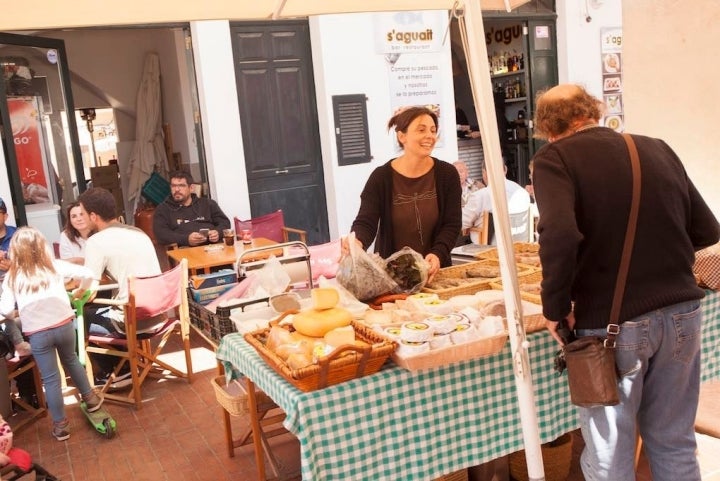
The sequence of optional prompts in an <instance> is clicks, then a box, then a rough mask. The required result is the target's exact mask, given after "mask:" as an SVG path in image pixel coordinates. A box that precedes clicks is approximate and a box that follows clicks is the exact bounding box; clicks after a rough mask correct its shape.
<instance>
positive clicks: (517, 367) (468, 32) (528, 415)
mask: <svg viewBox="0 0 720 481" xmlns="http://www.w3.org/2000/svg"><path fill="white" fill-rule="evenodd" d="M480 3H481V2H480V1H476V0H471V1H468V2H466V3H465V16H464V19H463V18H460V29H461V33H462V35H463V36H464V37H466V38H464V42H463V43H464V44H466V52H465V55H466V58H467V66H468V73H469V75H470V86H471V87H472V93H473V101H474V103H475V110H476V114H477V118H478V121H479V124H480V133H481V134H482V141H483V151H484V158H485V165H486V167H487V171H488V179H489V180H488V182H489V184H490V185H489V187H488V188H489V189H491V193H492V205H493V221H494V225H495V236H496V238H497V247H498V255H499V259H500V272H501V275H502V279H503V293H504V297H505V307H506V312H507V324H508V331H509V337H510V346H511V351H512V360H511V362H512V363H513V368H514V372H515V387H516V389H517V395H518V404H519V406H520V421H521V424H522V432H523V441H524V444H525V457H526V459H527V467H528V475H529V476H528V479H529V480H530V481H544V480H545V471H544V467H543V462H542V454H541V451H540V433H539V428H538V420H537V412H536V409H535V397H534V394H533V384H532V374H531V372H530V358H529V355H528V347H529V346H528V341H527V339H526V336H525V329H524V327H523V324H522V304H521V302H520V290H519V288H518V280H517V270H516V265H515V254H514V251H513V244H512V235H511V233H510V216H509V214H508V206H507V197H506V193H505V173H504V169H503V158H502V151H501V150H500V136H499V134H498V126H497V118H496V116H495V109H494V105H495V103H494V99H493V95H492V83H491V81H490V65H489V63H488V58H487V47H486V44H485V29H484V26H483V19H482V9H481V5H480ZM506 6H507V2H506Z"/></svg>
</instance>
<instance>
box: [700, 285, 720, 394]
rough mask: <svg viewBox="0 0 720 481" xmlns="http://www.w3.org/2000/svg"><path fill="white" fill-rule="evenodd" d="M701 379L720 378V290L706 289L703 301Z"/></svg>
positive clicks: (703, 380)
mask: <svg viewBox="0 0 720 481" xmlns="http://www.w3.org/2000/svg"><path fill="white" fill-rule="evenodd" d="M702 308H703V324H702V326H703V327H702V354H701V359H702V361H701V363H700V380H701V381H702V382H705V381H710V380H711V379H720V291H711V290H707V291H705V299H703V301H702Z"/></svg>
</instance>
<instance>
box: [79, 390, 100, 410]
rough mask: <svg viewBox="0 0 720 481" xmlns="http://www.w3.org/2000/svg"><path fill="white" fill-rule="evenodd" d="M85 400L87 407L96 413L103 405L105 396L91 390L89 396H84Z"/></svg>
mask: <svg viewBox="0 0 720 481" xmlns="http://www.w3.org/2000/svg"><path fill="white" fill-rule="evenodd" d="M83 401H85V406H86V407H87V410H88V412H89V413H94V412H95V411H97V410H98V409H100V406H102V403H103V401H105V398H104V397H103V396H98V394H97V393H96V392H95V391H90V394H88V395H87V397H85V396H83Z"/></svg>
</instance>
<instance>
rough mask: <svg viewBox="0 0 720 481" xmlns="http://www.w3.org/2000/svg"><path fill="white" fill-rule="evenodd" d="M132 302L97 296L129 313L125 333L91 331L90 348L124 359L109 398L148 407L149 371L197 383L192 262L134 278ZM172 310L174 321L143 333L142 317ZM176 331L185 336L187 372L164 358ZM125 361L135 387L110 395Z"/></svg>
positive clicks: (99, 301) (130, 288)
mask: <svg viewBox="0 0 720 481" xmlns="http://www.w3.org/2000/svg"><path fill="white" fill-rule="evenodd" d="M127 282H128V293H129V294H128V301H127V302H126V303H119V302H118V301H116V300H113V299H95V301H94V303H96V304H105V305H115V306H121V307H122V308H123V311H124V316H125V322H124V325H125V337H123V338H113V337H106V336H99V335H90V336H89V338H88V343H89V344H88V346H87V352H89V353H93V352H94V353H98V354H108V355H111V356H116V357H117V358H118V362H117V364H116V366H115V368H114V371H113V373H112V375H111V376H110V377H109V378H108V380H107V382H106V384H105V385H104V386H103V387H102V392H103V394H104V395H105V399H107V400H110V401H115V402H119V403H124V404H129V405H134V406H135V408H136V409H140V408H141V407H142V392H141V386H142V383H143V382H144V381H145V379H146V377H148V376H149V375H152V376H159V377H166V376H167V375H168V374H166V372H169V374H170V375H174V376H176V377H178V378H185V379H187V381H188V383H191V382H192V375H193V371H192V359H191V357H190V313H189V310H188V299H187V285H188V271H187V260H185V259H183V260H182V261H181V262H180V263H179V264H178V265H177V266H175V267H174V268H172V269H170V270H168V271H166V272H163V273H162V274H160V275H157V276H153V277H130V278H129V279H128V280H127ZM162 313H166V314H167V316H168V319H167V320H166V321H165V322H164V323H163V324H162V325H161V326H159V327H158V328H157V329H156V330H155V331H153V332H150V333H138V332H137V321H138V319H148V318H151V317H154V316H157V315H159V314H162ZM173 333H177V334H179V335H180V337H181V342H182V348H183V351H184V353H185V371H184V372H183V371H181V370H180V369H178V368H176V367H174V366H171V365H169V364H167V363H166V362H164V361H162V360H161V359H160V358H159V355H160V354H161V353H162V349H163V348H164V347H165V344H166V343H167V342H168V340H169V339H170V336H171V335H172V334H173ZM125 364H129V366H130V374H131V376H132V389H130V391H129V392H128V393H127V394H124V393H120V394H115V393H109V392H107V391H108V389H109V388H110V386H111V384H112V382H113V380H114V378H115V377H116V376H117V375H118V374H119V373H120V371H121V369H122V368H123V367H124V365H125Z"/></svg>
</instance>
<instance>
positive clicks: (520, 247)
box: [475, 242, 540, 259]
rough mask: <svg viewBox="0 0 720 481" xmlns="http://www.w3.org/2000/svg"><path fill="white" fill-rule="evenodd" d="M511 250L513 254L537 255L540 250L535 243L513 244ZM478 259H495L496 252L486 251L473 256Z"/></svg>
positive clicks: (495, 249) (493, 250) (495, 250)
mask: <svg viewBox="0 0 720 481" xmlns="http://www.w3.org/2000/svg"><path fill="white" fill-rule="evenodd" d="M513 250H514V251H515V254H537V253H538V252H539V250H540V245H539V244H537V243H535V242H513ZM475 257H477V258H478V259H497V258H498V250H497V248H494V249H487V250H485V251H482V252H478V253H477V254H475Z"/></svg>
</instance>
